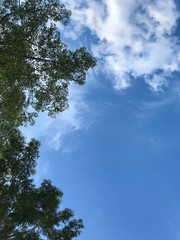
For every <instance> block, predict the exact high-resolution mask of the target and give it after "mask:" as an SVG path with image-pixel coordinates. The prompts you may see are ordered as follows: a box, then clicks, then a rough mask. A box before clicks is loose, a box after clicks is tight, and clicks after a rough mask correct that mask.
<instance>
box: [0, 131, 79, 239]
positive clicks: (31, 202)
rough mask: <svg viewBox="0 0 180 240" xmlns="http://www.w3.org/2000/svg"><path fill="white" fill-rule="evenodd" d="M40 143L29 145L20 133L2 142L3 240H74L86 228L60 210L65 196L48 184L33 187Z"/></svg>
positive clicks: (0, 194)
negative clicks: (45, 239)
mask: <svg viewBox="0 0 180 240" xmlns="http://www.w3.org/2000/svg"><path fill="white" fill-rule="evenodd" d="M38 148H39V142H38V141H36V140H35V139H32V140H31V141H30V142H29V143H28V144H27V143H26V142H25V139H24V137H23V136H22V135H21V134H20V132H19V130H17V129H14V131H13V134H12V135H11V136H9V138H8V139H6V140H4V141H0V163H1V167H0V189H1V191H0V239H1V240H10V239H11V240H40V239H43V238H42V237H43V236H44V237H46V238H47V239H49V240H71V239H72V238H74V237H76V236H78V235H79V234H80V232H81V229H82V228H83V224H82V220H81V219H79V220H76V219H74V218H73V212H72V211H71V210H70V209H64V210H60V208H59V205H60V203H61V198H62V195H63V193H62V192H61V191H60V190H59V189H57V188H56V187H54V186H52V184H51V182H50V181H49V180H44V181H43V182H42V183H41V185H40V187H36V186H35V185H34V183H33V179H32V177H31V176H32V175H33V174H35V167H36V159H37V158H38V156H39V151H38Z"/></svg>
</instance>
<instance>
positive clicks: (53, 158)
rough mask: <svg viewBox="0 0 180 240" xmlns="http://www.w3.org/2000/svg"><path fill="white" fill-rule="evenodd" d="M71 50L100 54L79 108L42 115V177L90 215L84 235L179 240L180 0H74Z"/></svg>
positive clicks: (82, 214) (78, 98) (66, 33)
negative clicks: (85, 48)
mask: <svg viewBox="0 0 180 240" xmlns="http://www.w3.org/2000/svg"><path fill="white" fill-rule="evenodd" d="M64 3H65V4H66V5H67V6H68V8H69V9H71V10H72V13H73V14H72V17H71V22H70V24H69V25H68V26H67V27H65V28H64V27H62V26H60V25H59V26H58V27H59V28H60V31H61V33H62V39H63V41H64V42H66V43H67V44H68V46H69V47H70V48H71V49H76V48H78V47H80V46H84V45H85V46H86V47H87V48H88V50H89V51H90V52H91V53H92V54H93V55H94V56H95V57H96V58H97V67H96V68H94V69H93V70H91V71H89V72H88V75H87V82H86V84H85V85H84V86H78V85H73V84H72V85H71V86H70V95H69V104H70V108H69V109H68V110H67V111H66V112H64V113H62V114H60V115H59V116H57V118H56V119H51V118H49V117H48V116H47V115H46V113H43V114H40V116H39V118H38V119H37V121H36V125H35V126H34V127H28V128H25V129H24V130H23V131H24V132H25V134H26V136H27V138H31V137H36V138H38V139H40V140H41V143H42V147H41V152H40V153H41V154H40V155H41V157H40V159H39V162H38V169H37V170H38V171H37V176H36V178H35V180H36V183H37V184H38V183H40V182H41V181H42V179H43V178H50V179H51V180H52V182H53V184H54V185H56V186H57V187H59V188H60V189H61V190H62V191H63V192H64V197H63V204H62V207H69V208H72V209H73V210H74V212H75V216H76V217H79V218H82V219H83V220H84V224H85V229H84V231H83V234H82V235H81V236H80V237H79V238H78V239H79V240H81V239H83V240H92V239H93V240H110V239H112V240H180V174H179V173H180V134H179V133H180V82H179V77H180V74H179V71H180V40H179V33H180V19H179V17H180V2H178V1H173V0H167V1H164V0H154V1H152V0H151V1H149V0H146V1H144V0H136V1H135V0H111V1H110V0H102V1H95V0H91V1H86V0H77V1H73V0H67V1H64Z"/></svg>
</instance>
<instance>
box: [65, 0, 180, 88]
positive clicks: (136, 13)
mask: <svg viewBox="0 0 180 240" xmlns="http://www.w3.org/2000/svg"><path fill="white" fill-rule="evenodd" d="M64 2H65V4H66V5H67V7H68V8H70V9H71V10H72V13H73V14H72V26H73V25H74V26H76V27H75V28H74V29H72V31H69V30H68V31H69V33H67V35H68V34H69V36H70V37H72V36H73V38H74V39H75V38H78V37H80V34H81V33H82V32H83V29H85V28H88V29H90V31H91V33H92V34H93V35H94V37H95V39H96V42H92V44H91V47H92V52H93V54H94V56H95V57H96V58H99V59H101V60H102V61H103V65H104V66H105V68H104V70H105V71H106V72H107V73H109V74H110V76H112V74H113V76H114V77H113V85H114V87H115V88H116V89H125V88H127V87H129V86H130V85H131V82H132V79H133V78H138V77H143V78H144V80H145V81H146V82H147V84H149V86H150V87H151V89H152V90H154V91H159V90H162V88H163V86H167V84H168V81H167V79H168V77H169V75H170V74H171V73H172V72H174V71H179V70H180V69H179V60H180V51H179V50H178V51H177V48H178V47H177V45H178V42H177V38H176V37H175V36H174V31H175V29H176V24H177V20H178V18H179V17H180V13H179V12H178V10H177V7H176V5H175V2H174V1H173V0H167V1H164V0H156V1H152V0H146V1H144V0H136V1H134V0H102V1H95V0H91V1H87V0H86V1H85V0H78V1H75V2H74V1H73V0H68V1H67V0H66V1H64ZM157 72H158V76H157ZM111 78H112V77H111Z"/></svg>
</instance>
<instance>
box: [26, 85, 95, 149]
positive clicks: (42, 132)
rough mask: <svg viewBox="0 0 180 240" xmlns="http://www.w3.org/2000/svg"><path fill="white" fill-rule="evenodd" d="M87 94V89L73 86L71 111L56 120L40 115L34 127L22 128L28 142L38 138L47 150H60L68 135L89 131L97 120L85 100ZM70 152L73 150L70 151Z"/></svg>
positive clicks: (65, 112)
mask: <svg viewBox="0 0 180 240" xmlns="http://www.w3.org/2000/svg"><path fill="white" fill-rule="evenodd" d="M85 93H86V89H85V87H80V86H78V85H75V84H72V85H71V86H70V89H69V95H70V96H69V105H70V107H69V109H67V110H66V111H64V112H62V113H60V114H59V115H58V116H57V117H56V118H55V119H54V118H50V117H48V115H47V113H46V112H45V113H41V114H39V117H38V118H37V119H36V124H35V125H34V126H32V127H30V126H29V127H28V128H22V131H23V132H24V133H25V136H26V137H27V140H28V141H29V140H30V139H31V138H33V137H34V138H38V139H40V140H43V142H44V144H45V147H46V148H47V147H49V148H52V149H55V150H58V149H60V148H61V147H62V140H63V138H64V137H65V136H66V135H67V134H71V133H73V132H76V131H77V130H82V129H83V130H87V129H88V127H89V126H90V125H91V124H92V123H93V121H94V120H95V118H96V109H94V108H93V110H92V108H91V107H90V106H88V103H87V102H86V101H85V100H84V96H85ZM66 148H67V146H66ZM64 150H65V151H67V149H64ZM69 151H71V149H68V152H69Z"/></svg>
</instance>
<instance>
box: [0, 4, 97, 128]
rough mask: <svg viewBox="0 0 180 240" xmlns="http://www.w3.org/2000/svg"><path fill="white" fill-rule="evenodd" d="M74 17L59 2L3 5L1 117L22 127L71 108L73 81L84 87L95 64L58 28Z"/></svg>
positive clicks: (0, 23) (0, 14) (0, 19)
mask: <svg viewBox="0 0 180 240" xmlns="http://www.w3.org/2000/svg"><path fill="white" fill-rule="evenodd" d="M70 15H71V12H70V11H69V10H67V9H66V7H65V6H64V4H62V3H60V1H59V0H31V1H28V0H24V1H20V0H2V1H1V3H0V32H1V35H0V119H5V118H6V119H7V120H8V121H9V122H13V123H15V124H16V125H17V126H18V125H20V124H22V123H23V122H25V121H30V122H31V123H33V117H34V116H36V115H37V113H38V112H39V111H48V114H49V115H50V116H55V115H56V114H57V113H59V112H61V111H64V110H65V109H67V107H68V101H67V97H68V86H69V84H70V82H75V83H78V84H80V85H82V84H84V82H85V79H86V71H87V70H88V69H89V68H92V67H94V66H95V65H96V61H95V59H94V58H93V57H92V56H91V55H90V54H89V53H88V52H87V51H86V49H85V48H84V47H82V48H79V49H77V50H76V51H74V52H73V51H70V50H69V49H68V48H67V46H66V45H65V44H64V43H63V42H62V41H61V35H60V32H59V30H58V28H57V24H59V23H62V24H64V25H67V24H68V22H69V18H70ZM29 106H31V107H32V108H33V109H34V110H35V111H34V112H33V113H30V112H28V107H29Z"/></svg>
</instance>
